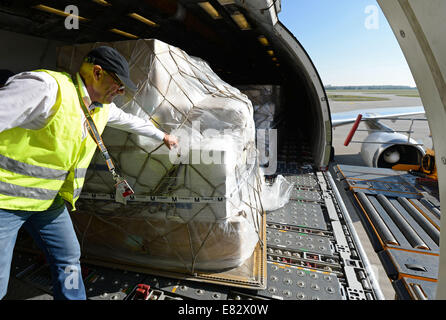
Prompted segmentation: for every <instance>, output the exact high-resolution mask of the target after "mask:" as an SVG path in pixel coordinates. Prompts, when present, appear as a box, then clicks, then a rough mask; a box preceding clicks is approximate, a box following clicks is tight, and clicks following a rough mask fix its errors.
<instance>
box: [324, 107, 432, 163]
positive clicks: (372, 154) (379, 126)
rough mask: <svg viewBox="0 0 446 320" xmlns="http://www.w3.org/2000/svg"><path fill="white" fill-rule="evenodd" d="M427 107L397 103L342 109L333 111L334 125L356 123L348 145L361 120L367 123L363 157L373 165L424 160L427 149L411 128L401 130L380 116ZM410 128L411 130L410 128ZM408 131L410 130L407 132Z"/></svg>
mask: <svg viewBox="0 0 446 320" xmlns="http://www.w3.org/2000/svg"><path fill="white" fill-rule="evenodd" d="M424 114H425V111H424V107H422V106H419V107H394V108H376V109H364V110H354V111H347V112H338V113H333V114H332V115H331V123H332V126H333V127H338V126H343V125H348V124H352V123H353V127H352V129H351V130H350V132H349V134H348V136H347V137H346V140H345V142H344V146H348V145H349V144H350V142H351V140H352V138H353V136H354V134H355V132H356V130H357V129H358V125H359V123H360V122H361V121H363V122H364V123H365V124H366V127H367V130H368V136H367V137H366V138H365V139H364V141H362V142H358V143H361V144H362V147H361V157H362V159H363V160H364V163H365V164H366V165H367V166H370V167H378V168H392V167H393V166H395V165H397V164H406V165H418V164H420V162H421V160H422V158H423V156H424V155H425V153H426V152H425V149H424V148H423V146H422V144H420V143H418V142H417V141H415V140H414V139H413V138H411V137H410V132H407V131H403V132H397V131H395V130H394V129H392V128H390V127H388V126H386V125H384V124H383V123H381V122H380V121H379V120H384V119H388V120H389V119H390V120H394V121H395V120H397V119H398V118H401V117H410V116H416V115H424ZM408 131H410V130H408ZM404 133H409V135H406V134H404Z"/></svg>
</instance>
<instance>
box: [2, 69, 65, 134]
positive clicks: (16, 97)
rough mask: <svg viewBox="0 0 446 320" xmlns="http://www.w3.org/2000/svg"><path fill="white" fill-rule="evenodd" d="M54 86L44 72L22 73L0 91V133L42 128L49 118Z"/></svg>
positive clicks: (55, 84) (55, 83)
mask: <svg viewBox="0 0 446 320" xmlns="http://www.w3.org/2000/svg"><path fill="white" fill-rule="evenodd" d="M57 91H58V86H57V82H56V80H54V78H52V77H51V76H50V75H49V74H46V73H45V72H22V73H19V74H17V75H15V76H13V77H11V78H9V80H8V82H7V83H6V85H5V86H4V87H2V88H0V132H2V131H5V130H8V129H12V128H15V127H21V128H25V129H33V130H38V129H41V128H43V127H44V126H45V125H46V124H47V122H48V119H49V118H50V117H51V115H52V114H53V110H52V107H53V105H54V104H55V103H56V98H57Z"/></svg>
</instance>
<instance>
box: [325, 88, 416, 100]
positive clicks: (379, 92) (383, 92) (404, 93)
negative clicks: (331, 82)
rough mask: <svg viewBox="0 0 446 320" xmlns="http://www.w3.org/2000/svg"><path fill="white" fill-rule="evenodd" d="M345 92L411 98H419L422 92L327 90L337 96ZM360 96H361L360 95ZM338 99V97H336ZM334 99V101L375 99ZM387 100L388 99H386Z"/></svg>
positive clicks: (403, 90)
mask: <svg viewBox="0 0 446 320" xmlns="http://www.w3.org/2000/svg"><path fill="white" fill-rule="evenodd" d="M343 92H349V93H352V92H358V93H363V94H392V95H396V96H399V97H411V98H419V97H420V94H419V92H418V90H417V89H413V90H407V89H401V90H391V89H387V90H385V89H383V90H327V94H328V95H334V96H336V93H343ZM358 97H359V96H358ZM335 99H336V98H335ZM350 99H351V98H349V100H334V101H373V100H363V99H358V100H350ZM386 100H387V99H386Z"/></svg>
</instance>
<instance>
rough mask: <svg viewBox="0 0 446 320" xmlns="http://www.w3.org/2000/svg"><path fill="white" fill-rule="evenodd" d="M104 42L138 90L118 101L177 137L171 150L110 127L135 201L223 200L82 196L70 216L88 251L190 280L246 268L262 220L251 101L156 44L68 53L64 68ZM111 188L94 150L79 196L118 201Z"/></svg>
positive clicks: (195, 62) (198, 64) (201, 66)
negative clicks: (199, 274) (187, 276)
mask: <svg viewBox="0 0 446 320" xmlns="http://www.w3.org/2000/svg"><path fill="white" fill-rule="evenodd" d="M100 45H109V46H111V47H114V48H116V49H117V50H118V51H119V52H120V53H121V54H122V55H123V56H124V57H125V58H126V59H127V61H129V66H130V70H131V71H130V73H131V79H132V80H133V82H134V83H135V84H137V87H138V89H137V91H136V93H134V94H132V95H130V94H128V93H126V94H125V95H123V96H119V97H117V98H116V99H115V100H114V102H115V104H116V105H117V106H118V107H119V108H121V109H122V110H124V111H125V112H127V113H131V114H133V115H136V116H138V117H140V118H143V119H146V120H150V121H152V122H153V123H154V124H155V125H156V126H157V127H159V128H160V129H162V130H163V131H165V132H167V133H171V134H174V135H176V136H177V137H178V138H179V144H180V145H179V148H177V149H175V150H174V151H169V150H168V149H167V148H166V147H165V146H164V145H163V144H162V143H160V142H159V141H155V140H153V139H151V138H148V137H144V136H139V135H136V134H131V133H127V132H124V131H120V130H117V129H113V128H106V129H105V131H104V133H103V140H104V142H105V144H106V145H107V148H108V150H109V153H110V154H111V156H112V158H113V159H115V160H116V161H115V162H116V163H117V164H118V165H119V170H120V172H121V173H122V174H123V176H124V177H125V178H126V179H127V180H128V182H129V183H130V185H131V186H132V188H133V189H134V191H135V195H142V196H172V195H175V196H179V197H197V198H199V197H211V196H212V197H215V196H218V197H222V198H224V199H225V200H224V201H222V202H218V203H185V202H182V201H177V202H175V203H160V202H128V203H127V205H123V204H119V203H116V202H113V201H100V200H88V199H82V198H81V199H80V200H79V202H78V206H77V207H78V210H77V211H76V212H74V213H73V214H72V219H73V222H74V224H75V228H76V231H77V233H78V236H79V240H80V243H81V245H82V252H83V254H84V255H87V256H94V257H97V258H101V259H105V260H112V261H116V262H122V263H123V264H135V265H139V266H146V267H148V268H163V269H165V270H172V271H175V272H185V273H193V272H195V271H199V270H204V271H220V270H222V269H226V268H233V267H237V266H240V265H242V264H243V263H244V261H245V260H246V259H248V258H249V257H250V256H251V255H252V254H253V252H254V249H255V248H256V246H257V244H258V242H259V230H260V229H261V228H262V225H261V221H262V214H263V210H262V205H261V199H260V195H261V194H260V192H261V191H260V190H261V187H262V181H261V176H260V174H261V173H260V171H259V166H258V164H257V162H256V161H255V159H256V157H257V150H256V147H255V123H254V120H253V107H252V103H251V101H250V100H249V99H248V98H247V96H246V95H244V94H242V93H241V92H240V91H239V90H238V89H236V88H234V87H232V86H230V85H228V84H227V83H225V82H224V81H222V80H221V79H220V78H219V77H218V76H217V75H216V74H215V73H214V72H213V71H212V70H211V68H210V67H209V65H208V64H207V63H206V62H204V61H203V60H201V59H199V58H196V57H191V56H189V55H188V54H187V53H185V52H184V51H183V50H181V49H179V48H176V47H173V46H170V45H168V44H166V43H163V42H161V41H158V40H153V39H146V40H132V41H122V42H114V43H95V44H80V45H74V46H67V47H62V48H60V49H59V52H58V67H59V69H60V70H62V71H66V72H69V73H71V74H73V73H74V72H75V71H76V70H77V69H78V68H79V66H80V64H81V62H82V58H83V57H84V56H85V54H86V53H88V52H89V51H90V50H91V49H92V48H93V47H97V46H100ZM113 185H114V183H113V180H112V178H111V176H110V174H109V172H108V171H107V168H106V166H105V163H104V161H103V159H102V157H101V155H100V154H99V153H97V154H96V155H95V156H94V158H93V160H92V163H91V165H90V168H89V169H88V172H87V176H86V180H85V185H84V188H83V192H84V193H85V192H88V193H104V194H113V193H114V187H113ZM246 269H250V270H252V268H246ZM247 272H248V271H247Z"/></svg>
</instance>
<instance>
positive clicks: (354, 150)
mask: <svg viewBox="0 0 446 320" xmlns="http://www.w3.org/2000/svg"><path fill="white" fill-rule="evenodd" d="M327 94H328V95H329V94H336V95H341V94H342V95H355V96H361V95H364V96H371V97H382V98H388V99H389V100H385V101H360V102H350V101H331V100H329V104H330V111H331V113H332V114H333V113H336V112H345V111H353V110H364V109H375V108H397V107H414V106H422V105H423V104H422V102H421V99H420V98H414V97H400V96H396V95H394V94H376V93H370V92H364V93H362V92H357V91H352V92H347V91H342V92H330V93H327ZM405 118H414V119H423V118H425V117H424V116H415V117H405ZM411 122H412V121H408V120H397V121H392V120H383V121H382V123H383V124H385V125H387V126H389V127H391V128H393V129H395V130H409V129H410V126H411ZM351 128H352V124H350V125H345V126H340V127H337V128H333V147H334V148H335V158H334V159H335V161H336V162H337V163H339V164H348V165H357V166H364V165H365V164H364V161H363V159H362V157H361V155H360V152H361V146H362V145H361V144H360V143H350V145H349V146H347V147H346V146H344V141H345V139H346V137H347V135H348V133H349V132H350V130H351ZM358 129H364V130H365V129H366V126H365V125H364V124H360V125H359V127H358ZM412 130H413V131H414V132H413V133H412V134H411V137H412V138H414V139H415V140H416V141H417V142H419V143H423V144H424V147H425V148H432V138H431V137H429V135H430V130H429V124H428V122H427V121H414V123H413V126H412ZM367 135H368V133H367V132H364V131H357V132H356V133H355V135H354V137H353V139H352V140H353V141H363V140H364V139H365V138H366V137H367ZM351 219H352V222H353V225H354V226H355V229H356V232H357V234H358V237H359V239H360V241H361V244H362V246H363V249H364V251H365V253H366V255H367V257H368V259H369V262H370V264H371V265H372V269H373V270H374V273H375V277H376V278H377V281H378V283H379V286H380V288H381V290H382V293H383V295H384V297H385V299H386V300H394V299H395V290H394V289H393V287H392V284H391V282H390V280H389V278H388V277H387V274H386V272H385V270H384V268H383V266H382V264H381V261H380V260H379V258H378V255H377V254H376V252H375V251H374V249H373V247H372V244H371V242H370V240H369V239H368V236H367V234H366V231H365V229H364V227H363V226H362V223H361V221H360V220H359V217H358V216H356V214H355V213H354V212H351Z"/></svg>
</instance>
